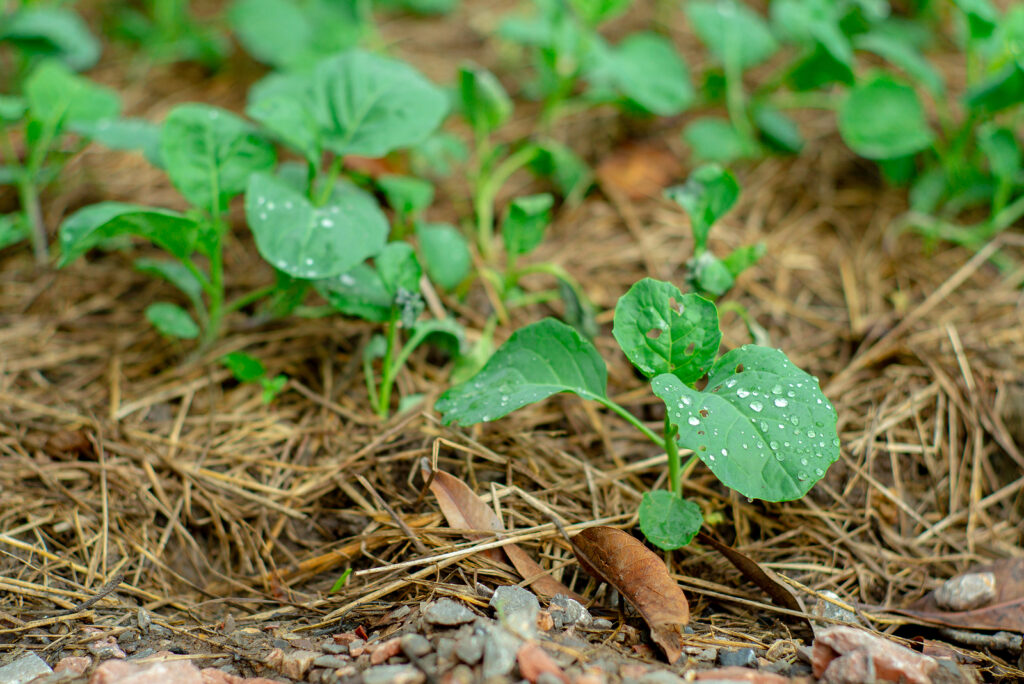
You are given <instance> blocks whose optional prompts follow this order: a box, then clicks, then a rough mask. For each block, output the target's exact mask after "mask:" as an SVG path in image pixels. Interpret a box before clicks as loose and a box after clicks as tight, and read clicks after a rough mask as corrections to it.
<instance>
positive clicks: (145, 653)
mask: <svg viewBox="0 0 1024 684" xmlns="http://www.w3.org/2000/svg"><path fill="white" fill-rule="evenodd" d="M154 653H156V651H154V650H153V649H151V648H144V649H142V650H141V651H136V652H135V653H133V654H132V657H131V658H129V659H128V660H138V659H139V658H148V657H149V656H151V655H153V654H154Z"/></svg>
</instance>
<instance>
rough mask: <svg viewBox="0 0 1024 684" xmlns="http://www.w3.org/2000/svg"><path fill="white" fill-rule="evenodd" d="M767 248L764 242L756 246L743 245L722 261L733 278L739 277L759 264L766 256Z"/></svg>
mask: <svg viewBox="0 0 1024 684" xmlns="http://www.w3.org/2000/svg"><path fill="white" fill-rule="evenodd" d="M766 249H767V247H766V246H765V244H764V243H763V242H758V243H757V244H754V245H743V246H742V247H737V248H736V249H734V250H732V251H731V252H729V255H728V256H726V257H725V258H724V259H722V263H723V264H725V267H726V268H727V269H729V273H731V274H732V277H733V278H736V277H739V275H740V273H743V272H744V271H746V270H747V269H748V268H750V267H751V266H753V265H754V264H756V263H757V262H758V260H759V259H760V258H761V257H763V256H764V253H765V250H766Z"/></svg>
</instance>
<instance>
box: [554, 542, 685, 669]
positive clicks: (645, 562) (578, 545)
mask: <svg viewBox="0 0 1024 684" xmlns="http://www.w3.org/2000/svg"><path fill="white" fill-rule="evenodd" d="M572 542H573V550H574V551H575V552H576V558H577V559H578V560H579V562H580V565H581V566H582V567H583V569H584V570H586V571H587V572H588V573H590V574H591V575H593V576H594V577H596V578H598V579H602V580H604V581H605V582H607V583H608V584H610V585H612V586H613V587H615V588H616V589H618V591H619V593H620V594H622V596H623V597H625V599H626V600H627V601H629V602H630V604H632V606H633V607H634V608H636V609H637V611H638V612H639V613H640V615H642V616H643V618H644V621H645V622H647V625H648V626H649V627H650V628H651V638H653V639H654V642H655V643H656V644H658V645H659V646H661V648H662V650H663V651H665V656H666V657H667V658H668V662H669V663H674V662H676V661H677V660H679V657H680V656H681V655H682V654H683V643H682V634H683V627H684V626H685V625H686V623H688V622H689V621H690V606H689V604H688V603H687V602H686V596H685V595H684V594H683V590H682V589H680V588H679V585H678V584H676V582H675V580H673V579H672V577H671V576H669V574H668V568H667V567H665V563H664V561H662V560H661V558H659V557H658V555H657V554H655V553H654V552H653V551H651V550H650V549H648V548H647V547H646V546H644V545H643V544H642V543H640V541H639V540H638V539H636V538H635V537H633V536H631V535H629V534H627V533H625V532H623V531H622V530H617V529H615V528H613V527H591V528H589V529H586V530H583V531H582V532H580V533H579V534H577V535H576V536H575V537H573V538H572Z"/></svg>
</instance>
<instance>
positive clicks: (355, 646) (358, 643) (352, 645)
mask: <svg viewBox="0 0 1024 684" xmlns="http://www.w3.org/2000/svg"><path fill="white" fill-rule="evenodd" d="M364 646H366V642H365V641H364V640H362V639H353V640H352V641H350V642H349V644H348V652H349V653H351V652H352V651H356V650H359V649H360V648H363V647H364Z"/></svg>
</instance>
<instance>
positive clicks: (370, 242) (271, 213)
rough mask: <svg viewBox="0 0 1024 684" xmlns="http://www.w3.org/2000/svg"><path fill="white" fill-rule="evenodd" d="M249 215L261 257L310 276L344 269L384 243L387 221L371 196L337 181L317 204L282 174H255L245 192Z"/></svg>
mask: <svg viewBox="0 0 1024 684" xmlns="http://www.w3.org/2000/svg"><path fill="white" fill-rule="evenodd" d="M245 216H246V219H247V220H248V222H249V228H250V229H251V230H252V233H253V237H255V238H256V248H257V249H258V250H259V253H260V255H261V256H262V257H263V258H264V259H266V260H267V262H269V263H270V264H272V265H273V266H274V268H277V269H279V270H281V271H284V272H285V273H287V274H289V275H291V276H293V277H295V278H303V279H307V280H314V279H320V278H330V277H333V276H337V275H340V274H342V273H345V272H346V271H348V270H349V269H351V268H352V267H354V266H355V265H356V264H358V263H360V262H362V261H363V260H365V259H366V258H368V257H371V256H373V255H374V254H376V253H377V252H379V251H380V250H381V249H382V248H383V247H384V242H385V241H386V240H387V235H388V222H387V219H386V218H385V217H384V214H383V212H381V210H380V207H379V206H378V205H377V201H376V200H375V199H374V198H373V196H372V195H369V194H368V193H366V192H364V191H363V190H360V189H359V188H357V187H356V186H354V185H351V184H349V183H338V184H337V185H336V186H335V188H334V191H333V193H332V194H331V197H330V199H329V200H328V201H327V203H326V204H325V205H323V206H319V207H318V206H314V205H313V204H312V203H311V202H310V201H309V199H308V198H307V197H306V196H305V195H304V194H302V193H301V192H299V191H298V190H296V189H294V188H292V187H291V186H289V185H288V184H287V183H286V182H285V181H283V180H282V179H280V178H275V177H274V176H271V175H270V174H267V173H257V174H254V175H252V176H251V177H250V178H249V187H248V189H247V190H246V192H245Z"/></svg>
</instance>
